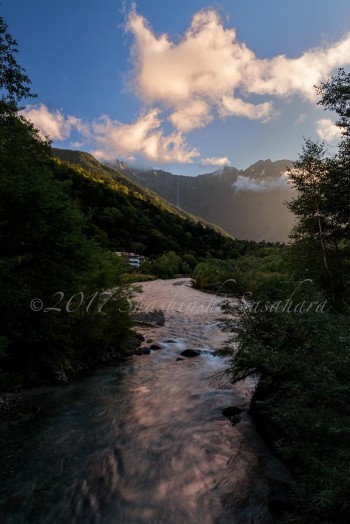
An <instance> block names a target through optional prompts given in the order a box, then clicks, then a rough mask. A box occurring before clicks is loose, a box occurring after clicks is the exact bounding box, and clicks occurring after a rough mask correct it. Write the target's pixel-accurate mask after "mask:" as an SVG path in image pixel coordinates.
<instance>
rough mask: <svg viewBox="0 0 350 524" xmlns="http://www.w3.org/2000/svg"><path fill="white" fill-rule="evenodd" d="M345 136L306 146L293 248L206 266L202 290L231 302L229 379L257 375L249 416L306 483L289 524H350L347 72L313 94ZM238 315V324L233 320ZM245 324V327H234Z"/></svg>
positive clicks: (298, 173) (297, 181)
mask: <svg viewBox="0 0 350 524" xmlns="http://www.w3.org/2000/svg"><path fill="white" fill-rule="evenodd" d="M317 92H318V94H319V95H320V102H319V104H320V105H322V106H323V107H324V108H325V109H330V110H333V111H335V113H336V114H337V116H338V121H337V123H336V125H337V126H339V128H340V130H341V132H342V138H341V140H340V144H339V148H338V150H337V152H336V153H335V154H333V155H330V154H329V153H328V152H327V150H326V147H325V144H324V143H315V142H312V141H311V140H306V141H305V144H304V147H303V151H302V153H301V155H300V157H299V159H298V160H297V161H295V162H294V166H293V168H292V169H291V170H290V172H289V178H290V182H291V184H292V186H293V187H294V189H296V190H297V196H296V197H295V198H294V199H293V200H292V201H291V202H290V203H288V204H287V205H288V207H289V208H290V209H291V211H292V212H293V213H294V214H295V216H296V219H297V223H296V225H295V227H294V229H293V231H292V233H291V242H290V244H289V245H288V246H282V247H276V246H275V247H269V248H266V247H264V248H262V249H259V250H256V251H254V252H252V253H250V254H248V255H246V256H243V257H240V258H238V259H236V260H226V261H224V262H222V261H219V260H215V261H205V262H203V263H201V264H199V265H198V266H197V267H196V268H195V271H194V279H195V285H196V286H197V287H200V288H203V289H207V290H211V291H215V292H216V291H217V290H220V291H221V292H226V293H227V294H234V295H235V296H238V297H241V301H240V305H239V306H237V301H230V300H229V299H228V300H227V301H226V302H225V304H224V306H223V311H224V314H225V317H224V318H225V319H224V321H223V324H224V328H225V329H226V330H228V331H229V332H230V333H233V335H232V338H231V341H230V342H229V343H228V344H226V345H225V346H224V347H222V348H220V349H219V350H218V351H217V354H218V355H220V356H223V357H227V358H228V359H229V369H228V370H227V371H228V373H230V375H231V377H232V380H233V381H234V382H235V381H240V380H242V379H244V378H245V377H248V376H255V377H256V380H257V387H256V390H255V393H254V395H253V398H252V401H251V413H252V415H253V416H254V417H255V420H256V422H257V424H258V426H259V427H260V429H261V431H262V432H263V434H264V435H265V437H266V438H267V440H268V441H269V442H270V443H271V444H272V445H273V446H274V448H275V449H276V451H277V452H278V453H279V455H280V456H281V457H282V459H283V460H284V461H285V462H286V463H287V464H288V465H289V466H290V468H291V470H292V471H293V473H294V474H295V477H296V479H297V481H298V489H297V490H296V492H295V493H294V504H293V507H291V508H289V509H288V511H287V512H286V515H285V521H286V522H288V523H292V522H295V523H297V522H302V523H315V524H316V523H318V524H321V523H322V524H326V523H327V524H331V523H332V524H333V523H344V524H345V523H347V522H349V521H350V489H349V475H350V407H349V394H350V385H349V384H350V333H349V320H350V316H349V299H350V280H349V264H350V241H349V240H350V238H349V234H350V207H349V199H350V198H349V197H350V176H349V174H350V169H349V168H350V75H349V74H347V73H345V71H344V70H342V69H341V70H339V71H338V73H337V75H335V76H333V77H332V78H331V79H330V80H329V81H328V82H326V83H323V84H321V85H320V86H319V87H318V88H317ZM237 317H238V318H237ZM237 322H238V326H237Z"/></svg>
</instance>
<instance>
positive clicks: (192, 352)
mask: <svg viewBox="0 0 350 524" xmlns="http://www.w3.org/2000/svg"><path fill="white" fill-rule="evenodd" d="M201 353H202V352H201V351H200V350H199V349H185V351H182V353H181V355H182V356H183V357H189V358H192V357H199V355H200V354H201Z"/></svg>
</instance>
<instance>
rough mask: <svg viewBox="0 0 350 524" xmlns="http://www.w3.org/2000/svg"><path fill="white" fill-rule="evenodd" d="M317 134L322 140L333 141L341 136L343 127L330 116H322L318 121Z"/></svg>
mask: <svg viewBox="0 0 350 524" xmlns="http://www.w3.org/2000/svg"><path fill="white" fill-rule="evenodd" d="M316 126H317V134H318V136H319V137H320V138H321V140H325V141H326V142H333V141H334V140H337V139H339V138H340V137H341V134H342V133H341V129H340V128H339V127H337V126H336V125H334V122H333V121H332V120H331V119H330V118H321V119H320V120H317V122H316Z"/></svg>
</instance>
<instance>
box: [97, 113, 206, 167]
mask: <svg viewBox="0 0 350 524" xmlns="http://www.w3.org/2000/svg"><path fill="white" fill-rule="evenodd" d="M161 124H162V120H161V119H160V118H159V111H158V110H156V109H153V110H151V111H149V112H148V113H147V114H145V115H144V116H141V117H140V118H139V119H138V120H137V121H136V122H134V123H132V124H121V123H120V122H116V121H113V120H111V119H110V118H109V117H108V116H107V115H104V116H102V117H101V118H100V119H99V121H97V122H94V123H93V124H92V130H93V133H94V137H95V141H96V142H97V143H98V144H99V146H100V147H99V148H98V149H97V151H95V154H96V155H97V156H98V157H99V158H103V159H108V160H111V159H115V158H116V157H120V156H127V155H131V154H133V155H134V154H140V155H142V156H143V158H144V159H146V160H149V161H151V162H162V163H170V162H177V163H179V164H183V163H188V162H189V163H191V162H193V159H194V158H195V157H198V156H199V152H198V151H197V149H195V148H191V147H189V146H188V145H187V143H186V141H185V139H184V137H183V135H182V133H180V132H178V131H175V132H173V133H170V134H169V135H164V132H163V131H162V129H161ZM101 146H102V147H101Z"/></svg>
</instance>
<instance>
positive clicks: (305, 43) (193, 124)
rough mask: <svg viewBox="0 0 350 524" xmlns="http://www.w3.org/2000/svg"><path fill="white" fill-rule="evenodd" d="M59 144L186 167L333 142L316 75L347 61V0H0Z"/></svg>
mask: <svg viewBox="0 0 350 524" xmlns="http://www.w3.org/2000/svg"><path fill="white" fill-rule="evenodd" d="M0 15H1V16H2V17H3V18H4V20H5V22H6V23H7V24H8V26H9V32H10V33H11V34H12V36H13V37H14V38H15V39H16V40H17V42H18V44H19V54H18V57H17V60H18V61H19V63H20V64H21V65H22V66H23V67H24V68H25V69H26V72H27V74H28V76H29V77H30V78H31V81H32V90H33V91H34V92H35V93H37V94H38V97H37V98H36V99H34V100H31V101H30V105H27V106H26V107H25V109H24V110H23V112H24V115H25V116H26V117H27V118H28V119H30V120H31V121H32V122H33V123H34V124H35V126H36V127H37V128H38V129H39V130H40V132H41V133H42V135H43V136H44V135H45V136H49V137H50V138H51V140H52V143H53V145H54V146H55V147H62V148H69V149H79V150H82V151H88V152H90V153H92V154H93V155H95V156H96V158H98V159H99V160H101V161H113V160H114V159H117V158H118V159H121V160H126V161H128V162H130V163H137V164H139V165H144V166H152V167H154V168H160V169H164V170H166V171H170V172H172V173H175V174H183V175H198V174H200V173H206V172H212V171H215V170H217V169H220V168H221V167H222V166H224V165H232V166H235V167H237V168H240V169H244V168H246V167H248V166H249V165H251V164H253V163H254V162H256V161H258V160H260V159H267V158H270V159H272V160H279V159H290V160H293V159H295V158H296V157H297V156H298V154H299V153H300V152H301V148H302V143H303V137H305V138H309V137H310V138H312V139H314V140H316V139H322V140H325V141H326V143H327V144H328V145H329V147H330V148H332V147H335V144H336V141H337V139H338V137H339V130H338V128H336V127H335V126H334V125H333V120H334V115H332V114H331V113H329V112H325V111H324V109H323V108H322V107H320V106H318V105H317V94H316V91H315V89H314V85H317V84H319V83H320V82H322V81H325V80H327V79H328V78H329V77H330V76H331V75H332V74H334V73H336V71H337V69H338V68H339V67H344V68H345V69H346V70H347V71H349V69H350V2H349V0H332V2H330V1H329V0H318V1H316V0H308V1H307V2H305V0H303V1H301V0H293V1H291V0H284V1H283V2H282V1H281V0H264V1H261V0H249V1H247V0H222V1H221V2H209V3H207V2H203V1H200V0H193V1H189V0H177V1H176V2H174V1H172V2H169V1H166V0H163V1H162V2H161V1H159V0H138V1H137V2H136V3H133V2H130V1H127V0H123V1H121V0H99V1H97V0H60V1H57V0H32V1H30V2H29V1H28V0H0Z"/></svg>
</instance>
